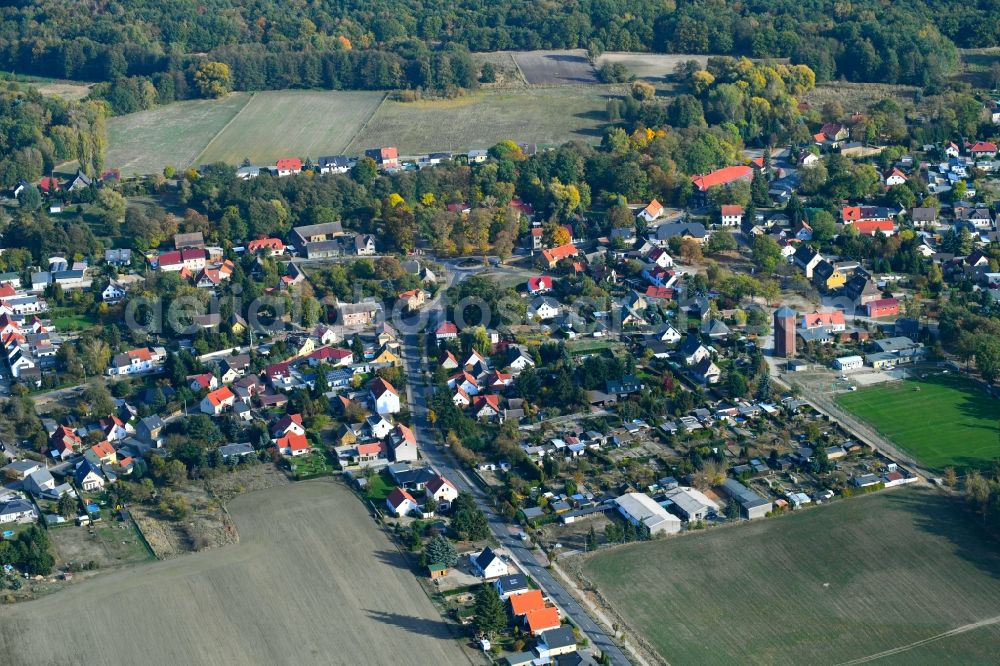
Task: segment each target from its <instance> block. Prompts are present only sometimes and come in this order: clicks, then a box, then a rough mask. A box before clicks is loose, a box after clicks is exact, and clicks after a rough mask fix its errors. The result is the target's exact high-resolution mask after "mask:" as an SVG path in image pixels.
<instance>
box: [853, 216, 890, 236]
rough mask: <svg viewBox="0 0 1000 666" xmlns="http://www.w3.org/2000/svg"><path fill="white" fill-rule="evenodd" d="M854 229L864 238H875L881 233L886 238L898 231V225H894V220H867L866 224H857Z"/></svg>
mask: <svg viewBox="0 0 1000 666" xmlns="http://www.w3.org/2000/svg"><path fill="white" fill-rule="evenodd" d="M854 228H855V229H857V230H858V233H859V234H861V235H862V236H874V235H875V234H877V233H879V232H882V233H883V234H885V235H886V236H891V235H892V234H893V233H895V231H896V225H895V224H893V222H892V220H867V221H864V222H855V223H854Z"/></svg>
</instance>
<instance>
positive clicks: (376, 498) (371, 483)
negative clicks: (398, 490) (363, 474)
mask: <svg viewBox="0 0 1000 666" xmlns="http://www.w3.org/2000/svg"><path fill="white" fill-rule="evenodd" d="M393 488H395V485H393V484H392V483H391V482H390V481H389V480H388V478H387V475H383V474H375V475H374V476H372V477H371V478H370V479H368V488H367V489H366V490H365V492H364V496H365V499H367V500H371V501H372V502H374V503H375V504H382V503H383V502H385V498H387V497H388V496H389V493H391V492H392V489H393Z"/></svg>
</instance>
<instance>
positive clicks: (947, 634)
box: [837, 615, 1000, 666]
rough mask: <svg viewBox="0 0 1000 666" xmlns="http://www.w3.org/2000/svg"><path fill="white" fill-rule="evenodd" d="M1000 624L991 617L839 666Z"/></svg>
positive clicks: (866, 661) (866, 660)
mask: <svg viewBox="0 0 1000 666" xmlns="http://www.w3.org/2000/svg"><path fill="white" fill-rule="evenodd" d="M997 623H1000V615H997V616H995V617H989V618H986V619H985V620H979V621H978V622H970V623H969V624H963V625H962V626H960V627H955V628H954V629H950V630H948V631H943V632H941V633H940V634H936V635H934V636H929V637H927V638H924V639H921V640H919V641H914V642H912V643H909V644H907V645H901V646H899V647H895V648H892V649H890V650H883V651H882V652H876V653H875V654H870V655H868V656H867V657H860V658H858V659H852V660H851V661H844V662H841V663H840V664H837V666H854V665H855V664H867V663H868V662H870V661H875V660H876V659H881V658H883V657H891V656H893V655H897V654H900V653H902V652H908V651H910V650H912V649H913V648H916V647H921V646H924V645H927V644H928V643H933V642H935V641H939V640H941V639H942V638H948V637H950V636H957V635H959V634H964V633H966V632H968V631H973V630H975V629H981V628H982V627H988V626H990V625H992V624H997Z"/></svg>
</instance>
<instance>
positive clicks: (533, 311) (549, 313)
mask: <svg viewBox="0 0 1000 666" xmlns="http://www.w3.org/2000/svg"><path fill="white" fill-rule="evenodd" d="M561 307H562V306H561V305H560V304H559V301H557V300H556V299H554V298H551V297H549V296H538V297H537V298H535V299H533V300H532V301H531V303H530V304H528V317H530V318H532V319H540V320H542V321H545V320H547V319H553V318H555V317H557V316H558V315H559V313H560V312H561V311H562V310H561Z"/></svg>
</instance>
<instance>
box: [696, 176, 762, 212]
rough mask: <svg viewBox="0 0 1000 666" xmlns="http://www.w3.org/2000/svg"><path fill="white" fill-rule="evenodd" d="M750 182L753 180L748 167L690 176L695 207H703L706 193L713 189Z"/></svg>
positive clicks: (706, 199)
mask: <svg viewBox="0 0 1000 666" xmlns="http://www.w3.org/2000/svg"><path fill="white" fill-rule="evenodd" d="M751 180H753V168H752V167H749V166H730V167H724V168H722V169H717V170H715V171H712V172H711V173H707V174H703V175H698V176H692V177H691V182H692V183H693V184H694V190H695V191H694V195H695V196H694V202H695V205H699V206H704V205H705V204H706V203H708V191H709V190H710V189H712V188H713V187H727V186H729V185H731V184H733V183H737V182H740V181H745V182H750V181H751Z"/></svg>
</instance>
